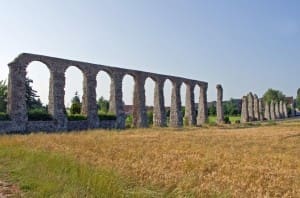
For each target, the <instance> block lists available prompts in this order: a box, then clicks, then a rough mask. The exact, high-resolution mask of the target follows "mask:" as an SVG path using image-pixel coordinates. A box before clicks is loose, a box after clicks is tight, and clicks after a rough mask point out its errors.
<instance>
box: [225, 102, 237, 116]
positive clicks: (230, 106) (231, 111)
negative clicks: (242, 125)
mask: <svg viewBox="0 0 300 198" xmlns="http://www.w3.org/2000/svg"><path fill="white" fill-rule="evenodd" d="M223 108H224V115H231V116H237V115H239V114H240V113H241V112H240V110H239V107H238V103H237V102H235V101H234V99H232V98H231V99H230V100H229V101H227V102H224V103H223Z"/></svg>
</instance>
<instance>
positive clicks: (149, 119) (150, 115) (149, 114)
mask: <svg viewBox="0 0 300 198" xmlns="http://www.w3.org/2000/svg"><path fill="white" fill-rule="evenodd" d="M147 122H148V125H153V111H148V112H147Z"/></svg>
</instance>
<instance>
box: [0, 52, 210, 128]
mask: <svg viewBox="0 0 300 198" xmlns="http://www.w3.org/2000/svg"><path fill="white" fill-rule="evenodd" d="M33 61H39V62H42V63H44V64H45V65H46V66H47V67H48V69H49V71H50V85H49V104H48V113H49V114H51V116H52V118H53V120H52V121H28V116H27V108H26V103H25V78H26V68H27V66H28V65H29V64H30V63H31V62H33ZM8 66H9V78H8V106H7V110H8V114H9V116H10V118H11V121H1V122H0V132H26V131H64V130H73V129H74V127H73V126H75V125H76V124H75V122H76V121H68V119H67V116H66V114H65V112H66V111H65V105H64V95H65V90H64V88H65V71H66V70H67V68H68V67H70V66H75V67H77V68H79V69H80V70H81V71H82V73H83V76H84V80H83V97H82V114H84V115H86V116H87V120H86V121H81V122H80V123H79V124H80V127H81V128H80V129H89V128H101V127H102V121H101V120H99V117H98V115H97V105H96V86H97V81H96V77H97V74H98V73H99V72H100V71H105V72H106V73H107V74H108V75H109V76H110V78H111V85H110V107H109V111H110V112H112V113H114V114H115V115H116V121H115V122H114V127H115V128H121V129H122V128H124V127H125V117H126V116H125V112H124V108H123V105H124V104H123V99H122V98H123V93H122V80H123V77H124V76H125V75H126V74H129V75H131V76H133V78H134V93H133V95H134V96H133V126H135V127H147V123H148V122H147V114H146V105H145V88H144V85H145V80H146V79H147V78H151V79H153V80H154V81H155V90H154V108H153V109H154V110H153V111H154V112H153V124H154V125H155V126H159V127H162V126H166V124H167V123H166V112H165V104H164V95H163V94H164V93H163V86H164V82H165V81H166V80H167V79H169V80H170V81H171V82H172V85H173V88H172V100H171V107H170V111H171V113H170V114H171V115H170V126H172V127H181V126H182V125H183V119H182V110H181V105H182V104H181V96H180V87H181V85H182V84H183V83H184V84H185V85H186V87H187V92H186V112H185V113H186V119H187V123H188V125H196V124H197V125H198V124H202V123H204V122H206V121H207V115H208V114H207V83H206V82H203V81H198V80H191V79H186V78H181V77H176V76H169V75H162V74H155V73H150V72H143V71H137V70H130V69H124V68H118V67H110V66H105V65H98V64H92V63H86V62H80V61H73V60H67V59H61V58H55V57H49V56H43V55H36V54H28V53H23V54H21V55H19V56H18V57H17V58H16V59H15V60H14V61H13V62H11V63H9V65H8ZM196 85H198V86H199V87H200V97H199V105H198V108H199V109H198V117H197V119H196V109H195V105H194V87H195V86H196ZM79 124H78V125H79Z"/></svg>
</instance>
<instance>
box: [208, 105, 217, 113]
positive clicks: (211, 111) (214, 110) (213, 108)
mask: <svg viewBox="0 0 300 198" xmlns="http://www.w3.org/2000/svg"><path fill="white" fill-rule="evenodd" d="M208 115H209V116H215V115H217V108H216V105H214V104H212V105H210V106H209V107H208Z"/></svg>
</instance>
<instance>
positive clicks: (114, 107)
mask: <svg viewBox="0 0 300 198" xmlns="http://www.w3.org/2000/svg"><path fill="white" fill-rule="evenodd" d="M123 76H124V74H123V73H119V72H112V73H111V75H110V77H111V84H110V99H109V112H111V113H113V114H115V115H116V117H117V119H116V125H115V127H116V128H119V129H123V128H125V119H126V115H125V113H124V109H123V101H122V98H123V93H122V79H123Z"/></svg>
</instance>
